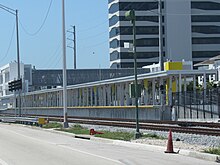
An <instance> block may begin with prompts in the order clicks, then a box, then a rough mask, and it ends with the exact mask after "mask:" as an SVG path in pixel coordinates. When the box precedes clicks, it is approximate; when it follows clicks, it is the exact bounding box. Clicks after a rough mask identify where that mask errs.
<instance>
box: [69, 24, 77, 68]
mask: <svg viewBox="0 0 220 165" xmlns="http://www.w3.org/2000/svg"><path fill="white" fill-rule="evenodd" d="M71 27H72V28H73V31H69V30H67V32H69V33H72V34H73V39H70V38H67V39H68V40H70V41H72V42H73V46H69V45H68V46H67V47H68V48H71V49H73V53H74V54H73V64H74V69H76V26H71Z"/></svg>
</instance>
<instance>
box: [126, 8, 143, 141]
mask: <svg viewBox="0 0 220 165" xmlns="http://www.w3.org/2000/svg"><path fill="white" fill-rule="evenodd" d="M125 18H126V19H127V20H130V21H131V23H132V24H133V54H134V77H135V80H134V88H135V89H134V91H135V110H136V132H135V138H136V139H138V138H140V137H141V133H140V131H139V113H138V83H137V54H136V26H135V21H136V17H135V11H134V10H129V11H127V12H126V13H125Z"/></svg>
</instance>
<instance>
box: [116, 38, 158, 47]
mask: <svg viewBox="0 0 220 165" xmlns="http://www.w3.org/2000/svg"><path fill="white" fill-rule="evenodd" d="M125 42H129V43H133V40H124V41H121V42H120V47H124V43H125ZM136 46H137V47H150V46H159V39H158V38H143V39H137V40H136Z"/></svg>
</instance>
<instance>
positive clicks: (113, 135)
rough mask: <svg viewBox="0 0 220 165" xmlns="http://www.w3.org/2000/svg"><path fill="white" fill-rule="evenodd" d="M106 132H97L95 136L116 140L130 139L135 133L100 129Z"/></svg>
mask: <svg viewBox="0 0 220 165" xmlns="http://www.w3.org/2000/svg"><path fill="white" fill-rule="evenodd" d="M100 132H103V133H104V134H96V135H95V137H101V138H107V139H114V140H124V141H130V140H131V139H133V138H134V134H133V133H128V132H109V131H100Z"/></svg>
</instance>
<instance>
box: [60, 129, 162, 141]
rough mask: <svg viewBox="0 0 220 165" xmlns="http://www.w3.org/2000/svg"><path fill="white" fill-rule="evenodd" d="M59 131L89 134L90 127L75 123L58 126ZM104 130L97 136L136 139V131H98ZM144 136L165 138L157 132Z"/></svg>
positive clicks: (114, 138) (126, 139)
mask: <svg viewBox="0 0 220 165" xmlns="http://www.w3.org/2000/svg"><path fill="white" fill-rule="evenodd" d="M57 128H59V129H57V130H58V131H64V132H69V133H73V134H82V135H89V129H87V128H84V127H82V126H81V125H74V126H72V127H70V128H62V127H57ZM98 132H103V134H95V135H94V136H95V137H101V138H107V139H113V140H124V141H130V140H133V139H134V133H129V132H110V131H98ZM142 138H152V139H165V138H163V137H161V136H158V135H155V134H144V135H142Z"/></svg>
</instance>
